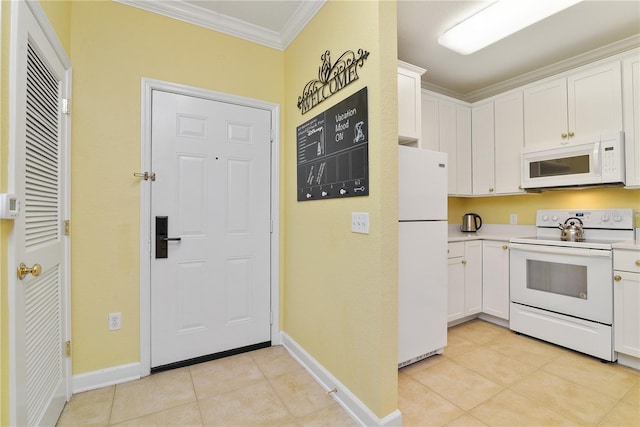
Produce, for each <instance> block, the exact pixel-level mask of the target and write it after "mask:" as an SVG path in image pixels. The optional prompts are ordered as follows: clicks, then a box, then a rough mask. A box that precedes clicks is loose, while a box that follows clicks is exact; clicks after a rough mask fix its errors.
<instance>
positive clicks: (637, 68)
mask: <svg viewBox="0 0 640 427" xmlns="http://www.w3.org/2000/svg"><path fill="white" fill-rule="evenodd" d="M622 75H623V91H622V99H623V102H624V143H625V158H626V165H625V170H626V173H627V180H626V186H627V187H629V188H640V54H639V53H638V51H635V52H634V53H633V54H632V55H631V56H630V57H629V58H626V59H624V60H623V61H622Z"/></svg>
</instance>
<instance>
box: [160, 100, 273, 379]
mask: <svg viewBox="0 0 640 427" xmlns="http://www.w3.org/2000/svg"><path fill="white" fill-rule="evenodd" d="M270 126H271V113H270V112H269V111H266V110H261V109H257V108H251V107H244V106H238V105H234V104H229V103H224V102H218V101H212V100H207V99H201V98H195V97H189V96H185V95H178V94H172V93H168V92H163V91H158V90H154V91H153V95H152V167H153V171H154V172H155V173H156V181H155V182H153V186H152V192H151V200H152V202H151V212H152V221H151V223H152V225H154V224H155V219H154V218H155V217H156V216H167V217H168V237H169V238H179V239H180V240H170V241H167V246H168V257H167V258H166V259H158V258H155V255H154V254H152V259H151V367H152V368H156V367H160V366H164V365H167V364H172V363H176V362H180V361H184V360H189V359H192V358H196V357H201V356H206V355H209V354H214V353H219V352H222V351H227V350H232V349H235V348H239V347H244V346H249V345H253V344H258V343H262V342H267V341H270V339H271V328H270V307H271V306H270V304H271V302H270V297H271V293H270V286H271V285H270V238H271V233H270V197H271V196H270V160H271V159H270V151H271V147H270V144H271V143H270V134H271V130H270ZM152 235H154V236H155V230H152ZM152 246H155V245H152Z"/></svg>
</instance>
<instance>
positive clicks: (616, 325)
mask: <svg viewBox="0 0 640 427" xmlns="http://www.w3.org/2000/svg"><path fill="white" fill-rule="evenodd" d="M613 269H614V281H613V313H614V315H613V329H614V335H615V337H614V340H615V351H617V352H618V353H623V354H626V355H629V356H633V357H636V358H640V252H639V251H632V250H618V249H616V250H614V252H613Z"/></svg>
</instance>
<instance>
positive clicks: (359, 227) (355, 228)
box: [351, 212, 369, 234]
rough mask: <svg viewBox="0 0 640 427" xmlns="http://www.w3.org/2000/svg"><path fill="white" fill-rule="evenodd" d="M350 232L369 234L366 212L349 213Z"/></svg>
mask: <svg viewBox="0 0 640 427" xmlns="http://www.w3.org/2000/svg"><path fill="white" fill-rule="evenodd" d="M351 231H352V232H353V233H362V234H369V213H368V212H351Z"/></svg>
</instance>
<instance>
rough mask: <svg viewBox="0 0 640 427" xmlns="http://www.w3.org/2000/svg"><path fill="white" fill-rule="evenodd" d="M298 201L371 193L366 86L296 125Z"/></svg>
mask: <svg viewBox="0 0 640 427" xmlns="http://www.w3.org/2000/svg"><path fill="white" fill-rule="evenodd" d="M297 150H298V162H297V165H298V201H306V200H319V199H332V198H340V197H356V196H368V195H369V120H368V104H367V88H366V87H365V88H363V89H361V90H360V91H358V92H357V93H355V94H353V95H351V96H350V97H348V98H347V99H345V100H344V101H341V102H340V103H339V104H337V105H335V106H333V107H331V108H330V109H328V110H327V111H325V112H324V113H321V114H318V115H317V116H315V117H314V118H312V119H311V120H309V121H307V122H305V123H303V124H302V125H300V126H298V128H297Z"/></svg>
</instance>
